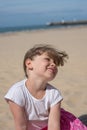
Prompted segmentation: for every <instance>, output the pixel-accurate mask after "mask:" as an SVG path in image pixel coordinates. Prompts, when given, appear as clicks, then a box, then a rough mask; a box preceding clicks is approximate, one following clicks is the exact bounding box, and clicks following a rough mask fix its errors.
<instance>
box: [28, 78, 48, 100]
mask: <svg viewBox="0 0 87 130" xmlns="http://www.w3.org/2000/svg"><path fill="white" fill-rule="evenodd" d="M46 84H47V83H45V82H41V80H36V81H35V80H30V79H27V81H26V87H27V89H28V90H29V92H30V93H31V94H32V95H33V96H34V97H35V98H37V99H41V98H42V97H43V96H44V95H45V90H46Z"/></svg>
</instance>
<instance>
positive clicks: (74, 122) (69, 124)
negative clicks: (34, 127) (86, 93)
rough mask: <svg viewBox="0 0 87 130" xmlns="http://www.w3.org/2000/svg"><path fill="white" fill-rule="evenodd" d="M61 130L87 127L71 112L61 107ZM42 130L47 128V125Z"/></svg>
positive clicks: (76, 129) (82, 129)
mask: <svg viewBox="0 0 87 130" xmlns="http://www.w3.org/2000/svg"><path fill="white" fill-rule="evenodd" d="M60 125H61V130H87V127H86V126H85V125H84V124H83V123H82V122H81V121H80V120H79V119H78V118H76V117H75V116H74V115H73V114H71V113H70V112H68V111H65V110H64V109H61V120H60ZM42 130H47V127H45V128H43V129H42Z"/></svg>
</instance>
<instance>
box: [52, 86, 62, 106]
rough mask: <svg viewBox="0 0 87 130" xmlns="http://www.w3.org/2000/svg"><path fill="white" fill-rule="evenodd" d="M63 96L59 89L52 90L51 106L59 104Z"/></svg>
mask: <svg viewBox="0 0 87 130" xmlns="http://www.w3.org/2000/svg"><path fill="white" fill-rule="evenodd" d="M62 100H63V97H62V95H61V93H60V91H59V90H58V89H54V90H52V95H51V107H52V106H54V105H55V104H57V103H58V102H60V101H62Z"/></svg>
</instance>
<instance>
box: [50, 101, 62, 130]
mask: <svg viewBox="0 0 87 130" xmlns="http://www.w3.org/2000/svg"><path fill="white" fill-rule="evenodd" d="M60 106H61V102H59V103H57V104H56V105H54V106H53V107H51V108H50V113H49V120H48V130H60Z"/></svg>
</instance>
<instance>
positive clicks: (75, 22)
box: [46, 20, 87, 26]
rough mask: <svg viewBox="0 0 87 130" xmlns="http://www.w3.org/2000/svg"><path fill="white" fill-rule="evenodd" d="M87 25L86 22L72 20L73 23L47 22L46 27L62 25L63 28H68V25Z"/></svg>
mask: <svg viewBox="0 0 87 130" xmlns="http://www.w3.org/2000/svg"><path fill="white" fill-rule="evenodd" d="M86 24H87V20H73V21H64V20H62V21H60V22H49V23H47V24H46V25H48V26H55V25H64V26H68V25H86Z"/></svg>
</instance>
